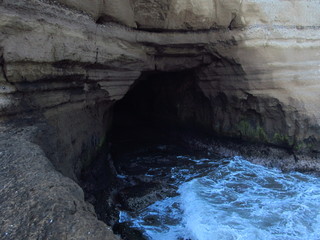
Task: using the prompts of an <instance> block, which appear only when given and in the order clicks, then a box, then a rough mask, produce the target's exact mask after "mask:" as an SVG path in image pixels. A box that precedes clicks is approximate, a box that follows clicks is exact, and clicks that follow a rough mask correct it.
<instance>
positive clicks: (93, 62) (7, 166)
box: [0, 0, 320, 239]
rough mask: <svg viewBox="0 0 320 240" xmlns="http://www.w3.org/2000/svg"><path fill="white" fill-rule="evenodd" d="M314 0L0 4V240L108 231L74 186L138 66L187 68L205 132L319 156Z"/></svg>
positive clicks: (105, 234) (7, 0) (98, 235)
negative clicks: (201, 100) (199, 98)
mask: <svg viewBox="0 0 320 240" xmlns="http://www.w3.org/2000/svg"><path fill="white" fill-rule="evenodd" d="M319 7H320V3H319V1H312V0H301V1H275V0H259V1H257V0H243V1H242V0H232V1H223V0H201V1H199V0H197V1H196V0H135V1H131V0H123V1H113V0H94V1H89V0H81V1H75V0H56V1H51V0H32V1H27V0H16V1H11V0H0V30H1V31H0V119H1V123H2V133H1V143H0V154H1V155H0V159H1V170H0V171H1V184H2V186H1V192H0V194H1V195H0V200H1V202H0V206H1V210H0V211H1V216H5V217H4V218H2V220H1V221H2V222H1V239H19V238H21V239H35V238H39V239H60V238H61V239H63V238H66V239H112V238H113V237H114V236H112V234H111V232H110V230H109V229H108V228H107V227H106V226H105V225H104V224H102V223H101V222H99V221H98V220H97V219H96V218H95V216H94V212H93V209H92V207H90V205H88V204H87V203H85V201H84V197H83V193H82V190H81V189H80V187H78V186H77V185H76V183H74V182H73V181H75V182H77V181H78V176H79V174H80V172H81V169H83V167H85V166H87V165H88V164H89V163H90V160H91V159H92V158H93V157H94V155H95V153H96V152H97V151H98V150H99V148H101V146H103V144H104V142H106V140H107V139H106V132H107V130H108V129H110V125H111V122H112V107H113V104H114V103H115V102H116V101H118V100H120V99H122V98H123V97H124V95H125V94H126V93H127V92H128V90H129V89H130V87H131V86H132V85H133V84H134V82H135V80H137V79H138V78H139V77H140V75H141V73H143V72H169V73H170V72H180V71H185V70H188V71H191V72H192V74H193V76H194V78H195V83H196V84H197V87H199V89H200V90H201V92H202V93H203V94H204V96H205V97H206V99H207V100H208V102H209V103H210V104H209V108H208V111H209V112H208V115H206V120H205V128H206V130H207V131H208V132H210V133H212V134H216V135H222V136H228V137H237V138H241V139H246V140H251V141H252V140H253V141H260V142H265V143H271V144H275V145H280V146H284V147H287V148H290V149H292V150H293V151H296V152H300V153H306V154H309V155H310V153H314V154H316V153H317V152H319V150H320V128H319V123H320V112H319V111H318V109H317V103H318V102H319V101H320V95H319V94H318V92H319V90H320V85H319V83H318V80H319V79H318V78H319V71H320V68H319V64H320V60H319V49H320V35H319V28H320V26H319V20H320V11H318V9H319ZM172 81H174V79H172ZM189 106H190V105H189ZM184 107H188V106H187V105H181V106H180V110H179V112H181V113H186V112H187V111H188V109H187V108H186V109H181V108H184ZM200 109H203V108H200ZM192 111H194V112H195V115H197V106H194V107H193V109H192ZM184 116H185V115H181V116H179V115H178V118H179V117H180V119H181V120H183V118H184ZM199 116H200V115H199ZM201 116H203V115H201ZM200 121H201V119H200ZM32 125H33V127H30V126H32ZM296 160H297V161H298V162H299V158H297V159H296ZM301 161H303V162H304V163H305V165H304V166H301V164H300V165H299V164H297V165H299V166H300V168H301V169H303V168H305V169H315V168H317V166H318V165H317V164H318V163H319V162H317V161H312V164H310V165H308V161H305V159H304V158H301ZM58 172H60V173H58ZM61 173H62V174H61ZM70 179H72V180H70ZM20 191H21V192H20ZM55 191H56V192H57V194H55ZM49 205H50V207H49ZM39 209H41V211H40V210H39ZM42 211H43V214H42ZM40 213H41V214H40ZM17 215H19V218H17ZM51 220H52V222H51ZM35 224H37V226H35ZM89 233H90V234H89ZM63 234H66V235H63Z"/></svg>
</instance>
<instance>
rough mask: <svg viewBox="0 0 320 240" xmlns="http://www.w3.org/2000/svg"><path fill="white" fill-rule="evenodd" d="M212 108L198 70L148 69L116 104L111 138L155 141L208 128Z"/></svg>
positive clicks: (116, 139)
mask: <svg viewBox="0 0 320 240" xmlns="http://www.w3.org/2000/svg"><path fill="white" fill-rule="evenodd" d="M210 108H211V107H210V102H209V99H208V98H206V97H205V96H204V94H203V92H202V90H201V89H200V88H199V86H198V84H197V77H196V74H195V73H194V71H192V70H189V71H182V72H145V73H143V74H142V75H141V77H140V78H139V79H138V80H137V81H136V83H135V84H134V85H133V86H132V88H131V89H130V90H129V92H128V93H127V94H126V96H125V97H124V98H123V99H122V100H120V101H118V102H117V103H116V104H115V106H114V111H113V114H114V115H113V116H114V118H113V128H112V141H111V142H112V144H117V143H120V142H122V143H125V142H131V144H132V142H135V143H139V142H146V141H148V142H150V143H151V142H155V141H161V140H163V141H168V140H169V139H172V135H173V134H178V133H182V132H183V133H184V134H186V133H191V132H206V131H208V130H211V127H210V126H211V125H210V124H211V120H212V116H211V114H212V110H211V109H210ZM168 137H169V138H168ZM164 139H165V140H164Z"/></svg>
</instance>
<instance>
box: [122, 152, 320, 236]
mask: <svg viewBox="0 0 320 240" xmlns="http://www.w3.org/2000/svg"><path fill="white" fill-rule="evenodd" d="M177 158H186V157H184V156H178V157H177ZM190 161H193V162H194V167H191V168H190V166H189V168H188V169H186V168H173V169H172V171H171V174H172V178H173V179H175V180H176V181H175V184H177V185H178V186H179V189H178V193H179V195H178V196H176V197H172V198H166V199H164V200H162V201H158V202H156V203H154V204H152V205H151V206H149V207H147V208H145V209H143V210H141V211H139V212H137V213H130V214H129V213H126V212H121V213H120V221H121V222H129V223H130V224H131V225H132V227H134V228H137V229H139V230H142V231H143V232H144V235H145V236H146V237H147V238H148V239H154V240H164V239H165V240H171V239H172V240H177V239H179V240H180V239H191V240H215V239H219V240H227V239H228V240H233V239H239V240H240V239H243V240H250V239H252V240H253V239H254V240H257V239H263V240H267V239H272V240H298V239H299V240H319V239H320V179H319V178H318V177H316V176H312V175H307V174H302V173H297V172H291V173H282V172H281V171H279V170H276V169H269V168H265V167H263V166H259V165H254V164H252V163H250V162H248V161H246V160H244V159H243V158H241V157H234V158H233V159H223V160H220V161H216V160H210V159H200V160H192V159H190Z"/></svg>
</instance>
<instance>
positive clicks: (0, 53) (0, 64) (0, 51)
mask: <svg viewBox="0 0 320 240" xmlns="http://www.w3.org/2000/svg"><path fill="white" fill-rule="evenodd" d="M0 68H1V72H2V75H3V78H4V79H5V80H6V82H7V83H8V84H11V83H10V81H9V79H8V77H7V74H6V70H5V60H4V57H3V48H0Z"/></svg>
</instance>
